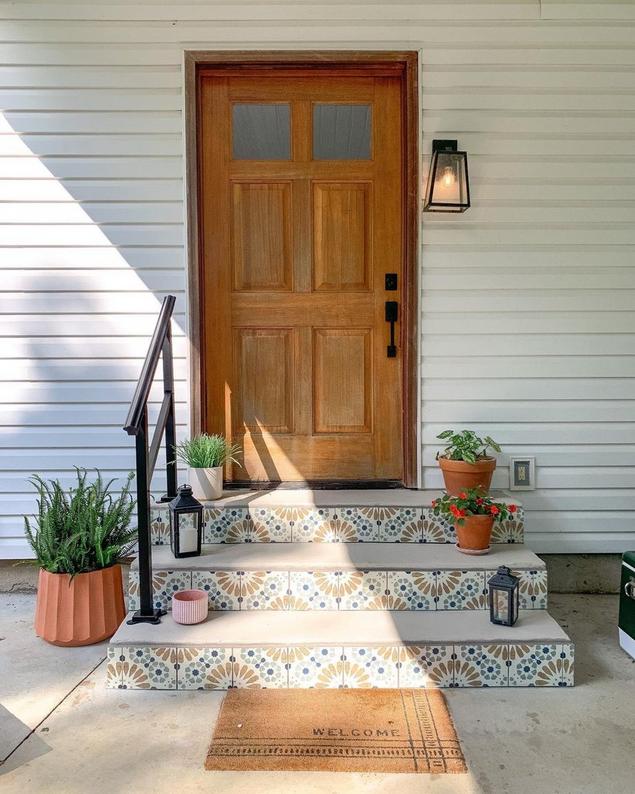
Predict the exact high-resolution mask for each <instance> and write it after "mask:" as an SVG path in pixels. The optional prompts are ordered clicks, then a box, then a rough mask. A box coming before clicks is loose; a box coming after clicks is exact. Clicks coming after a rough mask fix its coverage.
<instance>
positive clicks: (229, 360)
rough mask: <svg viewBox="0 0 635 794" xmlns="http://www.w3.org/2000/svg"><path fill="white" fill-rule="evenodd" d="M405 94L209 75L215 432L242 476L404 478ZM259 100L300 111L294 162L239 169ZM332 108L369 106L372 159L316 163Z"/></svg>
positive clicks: (205, 313) (206, 221)
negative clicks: (390, 311)
mask: <svg viewBox="0 0 635 794" xmlns="http://www.w3.org/2000/svg"><path fill="white" fill-rule="evenodd" d="M402 90H403V89H402V81H401V80H400V78H399V77H396V76H383V75H377V74H376V73H373V74H372V76H368V77H364V76H359V74H358V75H356V76H355V77H347V76H346V74H342V70H334V74H333V75H329V74H328V73H327V72H326V71H325V70H324V69H322V70H321V71H320V72H319V73H316V72H311V71H306V72H303V71H302V70H299V69H294V70H292V73H290V74H288V75H286V74H280V73H276V72H273V71H271V70H269V71H268V72H267V73H264V74H251V73H244V72H239V71H234V70H223V71H218V72H216V71H215V72H213V73H210V74H206V73H202V74H201V79H200V86H199V91H200V101H199V122H198V124H199V165H200V176H199V192H200V204H199V215H200V243H199V244H200V250H201V257H200V265H201V273H200V284H201V291H202V295H201V315H202V331H203V333H202V351H201V356H202V358H203V360H204V368H203V369H204V373H205V377H204V379H203V394H202V401H203V404H202V426H203V429H204V430H207V431H208V432H222V433H226V434H228V435H231V437H232V439H233V440H234V441H235V442H237V443H238V444H240V445H241V446H242V449H243V453H242V459H241V463H242V466H243V468H238V467H232V468H228V470H227V472H226V476H227V477H228V478H229V479H234V480H237V481H244V480H251V481H259V480H266V481H279V480H285V481H287V480H295V481H304V480H308V481H319V480H329V481H333V480H344V481H345V480H357V481H359V480H368V481H371V480H397V481H398V480H401V479H403V476H404V466H403V449H404V439H403V405H404V398H403V390H404V370H403V350H402V337H403V336H404V334H403V333H402V327H401V322H398V323H397V328H396V332H397V346H398V355H397V357H396V358H388V357H387V354H386V346H387V344H388V334H389V327H388V324H387V323H386V322H385V317H384V313H385V309H384V304H385V301H386V300H396V301H398V302H400V301H401V294H402V289H403V275H404V266H403V260H404V239H405V234H404V222H405V208H404V204H405V201H404V195H405V182H404V178H405V177H404V152H403V140H404V129H403V121H402V112H401V111H402V102H403V97H402ZM246 102H247V103H249V102H252V103H254V104H259V105H263V104H265V105H266V104H267V103H272V104H273V103H281V102H282V103H287V104H288V105H289V114H288V117H289V120H290V128H289V134H290V144H291V145H290V157H289V159H287V160H282V159H273V158H272V159H271V160H266V159H261V160H247V159H243V160H239V159H233V157H232V143H231V142H232V129H231V123H232V116H233V113H232V105H233V104H234V103H246ZM327 103H330V104H333V103H336V104H337V103H340V104H352V105H355V104H360V103H364V104H366V105H370V106H371V111H372V112H371V114H370V118H371V119H372V122H371V136H372V137H371V145H370V146H369V147H367V150H368V151H369V152H370V153H371V156H370V157H369V159H365V160H363V159H358V160H347V159H333V160H317V159H314V158H313V140H312V136H313V115H314V108H315V106H316V105H319V104H327ZM269 115H270V116H271V114H269ZM337 115H338V117H341V118H345V117H346V114H345V113H343V114H339V113H338V114H337ZM348 115H349V117H352V116H355V115H356V114H348ZM285 116H286V114H282V117H285ZM278 122H279V119H278ZM254 129H256V128H254ZM270 132H271V131H270V130H267V129H266V123H265V122H263V125H262V133H263V135H266V134H270ZM250 134H252V135H253V134H259V132H258V130H257V129H256V132H255V133H254V131H253V130H252V131H251V132H250ZM336 139H337V135H333V136H332V141H333V140H336ZM332 141H331V145H333V144H332ZM261 144H262V146H261ZM258 146H260V147H261V148H259V149H258V151H264V150H266V141H265V140H264V139H263V141H258ZM274 150H275V151H277V152H278V155H277V157H279V152H280V147H279V146H278V147H277V149H276V148H275V147H273V148H272V151H274ZM386 273H396V274H397V275H398V284H399V289H398V290H396V291H391V292H386V290H385V274H386Z"/></svg>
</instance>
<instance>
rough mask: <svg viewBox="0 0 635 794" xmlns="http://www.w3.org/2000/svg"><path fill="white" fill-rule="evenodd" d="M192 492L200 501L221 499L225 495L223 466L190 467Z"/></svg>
mask: <svg viewBox="0 0 635 794" xmlns="http://www.w3.org/2000/svg"><path fill="white" fill-rule="evenodd" d="M190 483H191V485H192V494H193V495H194V498H195V499H198V500H199V502H209V501H211V500H213V499H220V498H221V496H222V495H223V467H222V466H214V467H213V468H211V469H190Z"/></svg>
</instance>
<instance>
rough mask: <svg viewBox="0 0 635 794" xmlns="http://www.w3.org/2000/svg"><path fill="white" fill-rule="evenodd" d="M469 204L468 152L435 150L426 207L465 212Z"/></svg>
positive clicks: (440, 210) (439, 210)
mask: <svg viewBox="0 0 635 794" xmlns="http://www.w3.org/2000/svg"><path fill="white" fill-rule="evenodd" d="M469 206H470V186H469V180H468V172H467V153H466V152H444V151H436V152H434V153H433V155H432V162H431V165H430V174H429V177H428V186H427V189H426V200H425V206H424V209H425V210H426V211H428V212H464V211H465V210H466V209H467V208H468V207H469Z"/></svg>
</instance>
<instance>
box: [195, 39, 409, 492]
mask: <svg viewBox="0 0 635 794" xmlns="http://www.w3.org/2000/svg"><path fill="white" fill-rule="evenodd" d="M184 57H185V60H184V75H185V117H184V120H185V186H186V187H185V191H186V196H185V199H186V219H185V223H186V234H187V237H186V240H187V282H188V283H187V315H188V334H189V357H190V427H191V431H192V433H198V432H200V430H201V427H202V421H203V416H202V404H203V400H202V388H203V383H204V379H205V373H204V372H203V365H204V360H205V357H204V351H203V349H202V346H203V335H202V310H201V307H202V304H203V301H204V295H203V294H202V279H201V277H200V266H201V262H200V257H201V250H202V246H201V242H200V212H199V198H200V190H199V168H198V163H199V141H198V123H197V122H198V116H199V112H198V108H199V75H200V74H201V72H202V71H203V70H204V69H205V68H206V67H207V68H210V67H212V68H214V69H228V70H229V69H232V70H235V69H236V68H237V67H240V66H243V65H244V66H245V67H246V69H249V68H250V67H252V68H253V67H258V66H260V67H266V66H269V67H276V66H278V67H285V66H286V67H289V66H298V67H307V66H311V67H319V65H323V66H325V67H331V68H332V67H333V66H336V67H337V66H341V67H342V69H343V70H344V71H348V70H353V69H355V68H357V69H360V68H362V69H363V70H364V71H367V72H368V73H372V71H373V70H372V67H373V66H374V67H377V69H376V70H377V71H379V70H382V69H383V70H385V71H389V70H390V71H391V72H393V73H394V74H396V75H399V76H400V77H401V81H402V87H403V92H402V97H403V99H404V107H403V108H402V117H403V122H404V123H403V135H404V154H405V162H404V170H405V175H404V185H403V189H404V229H403V235H404V239H403V242H404V280H403V281H404V283H403V285H402V293H401V294H402V312H401V325H402V336H401V338H402V349H403V385H402V388H403V423H402V426H403V472H404V476H403V485H404V486H405V487H406V488H417V487H418V484H419V455H418V449H419V427H418V423H419V410H418V407H419V366H418V360H419V356H418V349H419V344H418V342H419V223H420V214H419V213H420V208H419V204H420V201H419V196H420V189H419V54H418V53H417V52H416V51H410V50H408V51H392V50H390V51H357V50H351V51H346V50H283V51H245V50H229V51H225V50H221V51H208V50H203V51H202V50H186V51H185V53H184Z"/></svg>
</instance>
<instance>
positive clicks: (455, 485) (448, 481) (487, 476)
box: [439, 456, 496, 496]
mask: <svg viewBox="0 0 635 794" xmlns="http://www.w3.org/2000/svg"><path fill="white" fill-rule="evenodd" d="M439 466H440V467H441V471H442V472H443V480H444V482H445V490H446V491H447V492H448V493H449V494H450V496H458V494H459V493H460V492H461V491H466V490H467V489H468V488H477V487H481V488H483V493H484V494H486V493H487V492H488V491H489V487H490V485H491V484H492V475H493V474H494V469H495V468H496V458H481V459H480V460H478V461H477V462H476V463H466V462H465V461H464V460H450V459H449V458H444V457H443V456H440V457H439Z"/></svg>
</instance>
